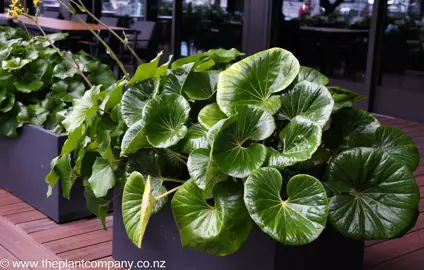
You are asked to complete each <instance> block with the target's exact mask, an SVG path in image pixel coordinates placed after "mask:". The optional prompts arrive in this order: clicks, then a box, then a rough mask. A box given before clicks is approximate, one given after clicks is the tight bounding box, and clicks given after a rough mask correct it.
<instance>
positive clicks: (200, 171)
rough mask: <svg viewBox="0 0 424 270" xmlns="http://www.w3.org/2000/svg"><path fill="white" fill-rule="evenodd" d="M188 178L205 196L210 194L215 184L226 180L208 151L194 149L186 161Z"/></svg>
mask: <svg viewBox="0 0 424 270" xmlns="http://www.w3.org/2000/svg"><path fill="white" fill-rule="evenodd" d="M187 168H188V172H189V173H190V176H191V177H192V179H193V181H194V182H195V183H196V185H197V186H198V187H199V188H200V189H203V190H206V193H207V194H211V192H212V189H213V187H214V186H215V184H216V183H219V182H221V181H224V180H226V179H227V177H228V176H227V175H226V174H225V173H223V172H221V171H220V170H219V168H218V167H217V166H216V165H215V162H214V160H213V159H212V158H211V151H210V150H209V149H205V148H203V149H196V150H194V151H193V152H191V154H190V156H189V157H188V161H187Z"/></svg>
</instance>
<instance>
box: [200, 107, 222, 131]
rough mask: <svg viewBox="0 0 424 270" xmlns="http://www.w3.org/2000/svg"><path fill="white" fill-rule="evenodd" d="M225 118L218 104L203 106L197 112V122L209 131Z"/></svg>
mask: <svg viewBox="0 0 424 270" xmlns="http://www.w3.org/2000/svg"><path fill="white" fill-rule="evenodd" d="M225 118H227V116H226V115H225V114H224V113H223V112H222V111H221V109H220V108H219V106H218V104H216V103H212V104H209V105H207V106H205V107H204V108H203V109H202V110H201V111H200V112H199V116H198V121H199V123H200V124H201V125H202V126H203V127H204V128H206V129H210V128H212V127H213V126H214V125H215V124H216V123H218V122H219V121H220V120H222V119H225Z"/></svg>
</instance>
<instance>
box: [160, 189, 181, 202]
mask: <svg viewBox="0 0 424 270" xmlns="http://www.w3.org/2000/svg"><path fill="white" fill-rule="evenodd" d="M180 187H182V186H178V187H176V188H173V189H171V190H170V191H167V192H165V193H163V194H161V195H159V196H157V197H154V198H155V200H160V199H162V198H163V197H166V196H168V195H169V194H171V193H173V192H175V191H177V190H178V189H179V188H180Z"/></svg>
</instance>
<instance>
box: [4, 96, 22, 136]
mask: <svg viewBox="0 0 424 270" xmlns="http://www.w3.org/2000/svg"><path fill="white" fill-rule="evenodd" d="M20 111H21V108H20V106H19V105H18V104H17V103H15V104H14V105H13V107H12V110H10V111H8V112H7V113H0V135H4V136H8V137H14V136H16V135H17V131H16V129H17V128H18V126H19V123H18V120H17V119H16V117H17V115H18V114H19V112H20Z"/></svg>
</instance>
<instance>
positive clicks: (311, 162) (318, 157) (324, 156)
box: [293, 148, 331, 171]
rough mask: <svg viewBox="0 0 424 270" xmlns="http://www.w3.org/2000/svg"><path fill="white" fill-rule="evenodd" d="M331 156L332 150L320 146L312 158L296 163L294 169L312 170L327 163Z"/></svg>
mask: <svg viewBox="0 0 424 270" xmlns="http://www.w3.org/2000/svg"><path fill="white" fill-rule="evenodd" d="M330 157H331V152H330V151H328V150H326V149H324V148H318V150H317V151H316V152H315V153H314V154H313V155H312V157H311V158H310V159H308V160H305V161H302V162H299V163H297V164H295V165H294V166H293V169H295V170H299V171H307V170H311V169H313V168H315V167H317V166H320V165H324V164H327V162H328V161H329V160H330Z"/></svg>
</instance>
